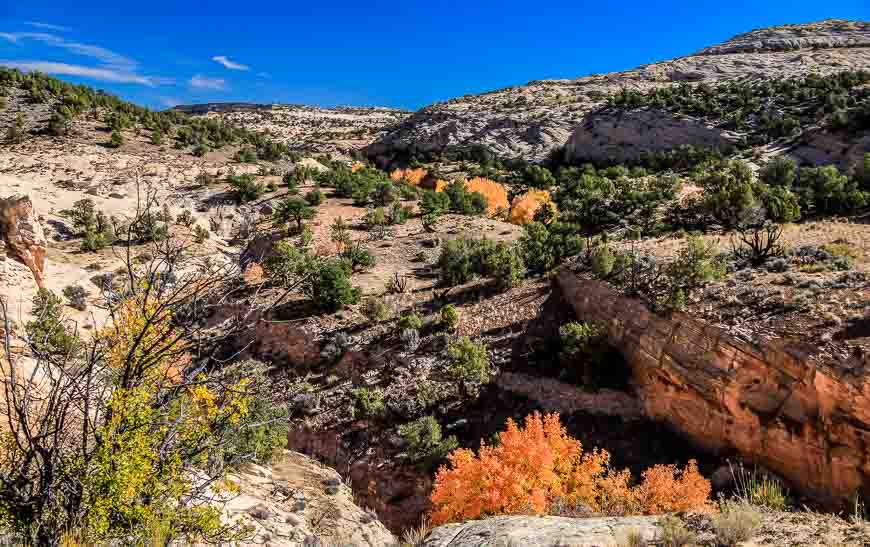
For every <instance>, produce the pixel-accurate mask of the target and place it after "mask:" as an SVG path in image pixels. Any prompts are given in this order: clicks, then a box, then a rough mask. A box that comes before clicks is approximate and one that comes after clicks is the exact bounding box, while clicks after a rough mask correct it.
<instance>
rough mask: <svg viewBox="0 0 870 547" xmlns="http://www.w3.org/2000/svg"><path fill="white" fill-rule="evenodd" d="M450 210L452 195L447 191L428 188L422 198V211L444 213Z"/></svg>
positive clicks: (435, 213) (425, 213)
mask: <svg viewBox="0 0 870 547" xmlns="http://www.w3.org/2000/svg"><path fill="white" fill-rule="evenodd" d="M449 210H450V196H448V195H447V194H446V193H445V192H433V191H432V190H426V191H425V192H423V198H422V199H421V200H420V211H422V213H423V214H424V215H427V214H432V215H436V216H437V215H442V214H444V213H446V212H447V211H449Z"/></svg>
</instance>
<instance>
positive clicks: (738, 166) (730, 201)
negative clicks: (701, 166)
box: [698, 161, 759, 228]
mask: <svg viewBox="0 0 870 547" xmlns="http://www.w3.org/2000/svg"><path fill="white" fill-rule="evenodd" d="M698 182H699V183H700V185H701V186H702V187H703V188H704V209H705V210H706V211H707V213H708V214H709V215H710V216H712V217H713V218H715V219H716V220H718V221H719V222H720V223H721V224H722V225H723V226H725V227H726V228H734V227H736V226H738V225H739V224H740V222H741V221H742V220H743V219H744V218H745V217H746V215H747V212H748V211H749V210H750V209H752V208H754V207H757V206H758V199H757V194H758V192H759V189H758V185H757V183H756V182H755V180H754V175H753V174H752V169H750V167H749V166H748V165H747V164H746V163H744V162H742V161H732V162H729V163H727V164H725V165H724V166H723V167H722V168H721V169H718V170H715V171H713V172H711V173H709V174H707V175H706V176H704V177H702V178H701V180H700V181H698Z"/></svg>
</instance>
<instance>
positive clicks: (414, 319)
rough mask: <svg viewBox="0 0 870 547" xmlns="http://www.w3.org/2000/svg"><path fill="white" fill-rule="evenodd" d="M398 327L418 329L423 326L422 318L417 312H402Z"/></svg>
mask: <svg viewBox="0 0 870 547" xmlns="http://www.w3.org/2000/svg"><path fill="white" fill-rule="evenodd" d="M399 328H401V329H414V330H420V329H422V328H423V318H422V317H420V315H419V314H417V312H413V311H412V312H408V313H404V314H402V316H401V317H400V318H399Z"/></svg>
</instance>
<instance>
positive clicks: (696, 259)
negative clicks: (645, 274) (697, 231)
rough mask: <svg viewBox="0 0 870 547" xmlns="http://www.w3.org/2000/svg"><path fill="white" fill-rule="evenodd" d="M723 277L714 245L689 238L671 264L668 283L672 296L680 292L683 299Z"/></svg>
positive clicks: (723, 271) (723, 273)
mask: <svg viewBox="0 0 870 547" xmlns="http://www.w3.org/2000/svg"><path fill="white" fill-rule="evenodd" d="M724 276H725V265H724V264H723V263H722V261H721V260H720V259H719V258H718V257H717V253H716V246H715V244H713V243H712V242H711V243H705V242H704V240H703V239H701V238H700V237H690V238H688V239H687V240H686V245H685V246H683V247H682V248H681V249H680V250H679V251H678V253H677V257H676V260H674V262H672V263H671V266H670V271H669V281H670V285H671V292H672V294H673V293H675V292H676V291H678V290H679V291H682V293H683V294H684V295H685V298H689V297H690V296H691V294H692V293H693V292H694V291H695V290H697V289H699V288H700V287H702V286H703V285H704V284H705V283H707V282H709V281H715V280H718V279H721V278H722V277H724Z"/></svg>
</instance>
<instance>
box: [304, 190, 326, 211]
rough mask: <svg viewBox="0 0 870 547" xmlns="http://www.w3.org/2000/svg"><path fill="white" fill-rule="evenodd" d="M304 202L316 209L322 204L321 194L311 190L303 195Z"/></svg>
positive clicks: (318, 191)
mask: <svg viewBox="0 0 870 547" xmlns="http://www.w3.org/2000/svg"><path fill="white" fill-rule="evenodd" d="M305 201H307V202H308V204H309V205H311V206H312V207H317V206H318V205H320V204H321V203H323V192H321V191H320V190H311V191H310V192H308V193H306V194H305Z"/></svg>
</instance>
